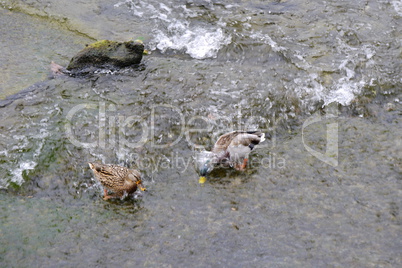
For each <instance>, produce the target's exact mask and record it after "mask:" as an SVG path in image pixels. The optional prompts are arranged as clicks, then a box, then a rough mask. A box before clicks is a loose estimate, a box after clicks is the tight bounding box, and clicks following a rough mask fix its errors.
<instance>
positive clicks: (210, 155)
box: [198, 131, 265, 183]
mask: <svg viewBox="0 0 402 268" xmlns="http://www.w3.org/2000/svg"><path fill="white" fill-rule="evenodd" d="M264 140H265V134H264V133H261V132H260V131H233V132H229V133H226V134H224V135H222V136H220V137H219V138H218V140H217V141H216V143H215V145H214V147H213V148H212V151H211V152H204V154H203V156H202V157H201V158H200V159H198V163H199V164H200V165H201V167H200V169H199V172H200V180H199V183H204V182H205V181H206V175H207V174H208V173H210V172H211V171H212V170H213V169H214V167H215V166H217V165H223V166H229V167H233V168H235V169H236V170H240V171H243V170H244V169H245V168H246V166H247V162H248V155H249V153H250V152H251V151H252V150H253V149H254V146H256V145H257V144H259V143H261V142H263V141H264Z"/></svg>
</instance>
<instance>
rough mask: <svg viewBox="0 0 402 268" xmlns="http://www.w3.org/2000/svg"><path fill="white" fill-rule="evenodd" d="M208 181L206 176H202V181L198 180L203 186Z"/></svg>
mask: <svg viewBox="0 0 402 268" xmlns="http://www.w3.org/2000/svg"><path fill="white" fill-rule="evenodd" d="M206 181H207V178H206V177H204V176H201V177H200V179H199V180H198V182H199V183H201V184H203V183H204V182H206Z"/></svg>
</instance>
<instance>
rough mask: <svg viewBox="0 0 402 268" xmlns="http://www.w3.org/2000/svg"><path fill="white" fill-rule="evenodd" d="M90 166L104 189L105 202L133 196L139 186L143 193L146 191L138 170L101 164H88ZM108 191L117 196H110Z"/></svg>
mask: <svg viewBox="0 0 402 268" xmlns="http://www.w3.org/2000/svg"><path fill="white" fill-rule="evenodd" d="M88 165H89V167H90V168H91V169H92V171H93V172H94V174H95V177H96V178H97V179H98V180H99V181H100V183H101V184H102V185H103V187H104V196H103V199H104V200H108V199H110V198H114V197H120V198H121V197H123V195H124V194H125V193H127V194H132V193H134V192H135V191H136V190H137V186H139V187H140V189H141V190H142V191H145V190H146V189H145V188H144V187H143V186H142V182H141V174H140V173H139V172H138V171H137V170H134V169H128V168H126V167H121V166H118V165H105V164H99V163H88ZM108 190H111V191H113V192H114V193H115V194H114V195H108Z"/></svg>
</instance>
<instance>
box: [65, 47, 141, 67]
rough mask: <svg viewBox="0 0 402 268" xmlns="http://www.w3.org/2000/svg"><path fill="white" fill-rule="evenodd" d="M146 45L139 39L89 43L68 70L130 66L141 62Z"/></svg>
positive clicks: (73, 59) (74, 58) (72, 61)
mask: <svg viewBox="0 0 402 268" xmlns="http://www.w3.org/2000/svg"><path fill="white" fill-rule="evenodd" d="M143 52H144V45H143V44H142V42H138V41H128V42H123V43H121V42H115V41H109V40H102V41H98V42H95V43H93V44H90V45H88V46H87V47H86V48H84V49H83V50H81V51H80V52H79V53H78V54H77V55H76V56H75V57H73V58H72V59H71V61H70V64H69V65H68V66H67V70H69V71H76V70H78V71H79V70H82V69H85V68H91V67H95V68H102V67H118V68H123V67H128V66H131V65H134V64H138V63H140V62H141V59H142V55H143Z"/></svg>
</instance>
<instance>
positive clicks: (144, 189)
mask: <svg viewBox="0 0 402 268" xmlns="http://www.w3.org/2000/svg"><path fill="white" fill-rule="evenodd" d="M137 185H138V186H139V187H140V190H141V191H143V192H145V191H146V190H147V188H145V187H144V186H143V185H142V181H141V180H139V181H137Z"/></svg>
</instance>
